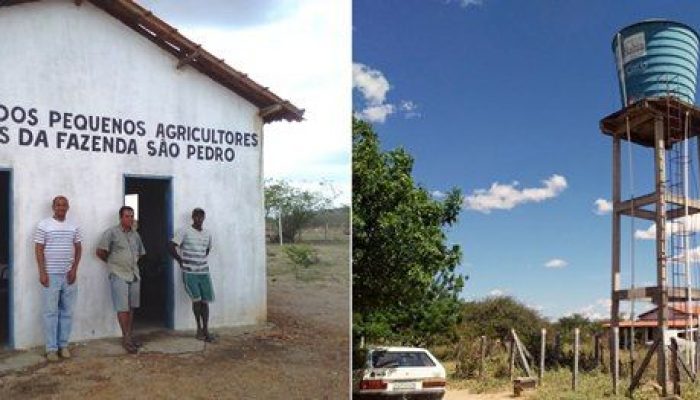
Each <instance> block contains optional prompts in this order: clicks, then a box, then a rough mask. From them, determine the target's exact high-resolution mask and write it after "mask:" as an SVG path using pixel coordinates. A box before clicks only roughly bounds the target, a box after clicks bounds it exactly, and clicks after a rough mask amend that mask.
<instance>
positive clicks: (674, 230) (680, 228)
mask: <svg viewBox="0 0 700 400" xmlns="http://www.w3.org/2000/svg"><path fill="white" fill-rule="evenodd" d="M686 231H687V232H688V233H692V232H700V214H694V215H691V216H688V217H681V218H678V219H675V220H673V221H669V222H667V223H666V235H667V236H669V235H672V234H680V233H683V232H686ZM634 237H635V238H636V239H641V240H655V239H656V224H651V225H650V226H649V228H647V229H638V230H636V231H635V232H634Z"/></svg>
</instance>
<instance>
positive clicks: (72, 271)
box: [68, 242, 83, 285]
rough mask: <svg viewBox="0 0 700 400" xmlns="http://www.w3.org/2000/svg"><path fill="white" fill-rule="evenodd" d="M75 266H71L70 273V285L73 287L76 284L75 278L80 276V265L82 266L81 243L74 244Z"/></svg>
mask: <svg viewBox="0 0 700 400" xmlns="http://www.w3.org/2000/svg"><path fill="white" fill-rule="evenodd" d="M73 250H74V254H73V265H71V268H70V271H68V284H69V285H72V284H73V282H75V278H76V277H77V276H78V264H80V257H81V256H82V254H83V245H82V244H81V243H80V242H75V243H73Z"/></svg>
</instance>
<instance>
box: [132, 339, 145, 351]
mask: <svg viewBox="0 0 700 400" xmlns="http://www.w3.org/2000/svg"><path fill="white" fill-rule="evenodd" d="M131 345H132V346H134V347H136V348H137V349H138V348H141V347H143V342H142V341H140V340H138V339H136V338H131Z"/></svg>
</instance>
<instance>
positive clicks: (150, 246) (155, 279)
mask: <svg viewBox="0 0 700 400" xmlns="http://www.w3.org/2000/svg"><path fill="white" fill-rule="evenodd" d="M171 199H172V197H171V179H170V178H156V177H154V178H151V177H134V176H125V177H124V204H125V205H128V206H131V207H132V208H133V209H134V217H135V219H136V229H137V231H138V232H139V235H141V240H142V241H143V245H144V247H145V248H146V255H145V256H144V257H143V258H141V260H140V261H139V269H140V272H141V307H139V308H138V309H137V310H136V312H135V314H134V327H135V328H136V329H148V328H163V327H167V328H172V327H173V316H172V308H173V291H172V287H173V282H172V261H171V258H170V254H169V253H168V242H169V241H170V239H171V238H172V235H173V229H172V226H173V223H172V202H171Z"/></svg>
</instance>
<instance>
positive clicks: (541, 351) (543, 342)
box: [539, 328, 547, 385]
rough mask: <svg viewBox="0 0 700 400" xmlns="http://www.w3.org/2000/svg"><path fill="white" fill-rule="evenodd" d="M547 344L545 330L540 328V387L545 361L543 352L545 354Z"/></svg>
mask: <svg viewBox="0 0 700 400" xmlns="http://www.w3.org/2000/svg"><path fill="white" fill-rule="evenodd" d="M546 342H547V330H546V329H544V328H542V342H541V344H540V379H539V384H540V385H542V378H543V377H544V359H545V352H546V346H545V344H546Z"/></svg>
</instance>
